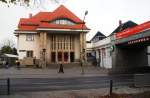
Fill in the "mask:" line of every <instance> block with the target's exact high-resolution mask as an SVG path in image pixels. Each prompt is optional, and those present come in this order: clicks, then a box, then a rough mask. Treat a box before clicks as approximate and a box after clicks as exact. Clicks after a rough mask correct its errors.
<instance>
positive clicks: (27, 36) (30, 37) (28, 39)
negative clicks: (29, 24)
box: [26, 34, 34, 41]
mask: <svg viewBox="0 0 150 98" xmlns="http://www.w3.org/2000/svg"><path fill="white" fill-rule="evenodd" d="M33 40H34V35H33V34H27V35H26V41H33Z"/></svg>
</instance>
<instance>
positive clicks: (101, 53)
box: [87, 21, 137, 68]
mask: <svg viewBox="0 0 150 98" xmlns="http://www.w3.org/2000/svg"><path fill="white" fill-rule="evenodd" d="M134 26H137V24H136V23H134V22H133V21H127V22H125V23H122V22H121V21H119V26H118V27H117V28H116V29H115V30H114V31H113V32H112V33H111V34H110V35H109V36H108V37H106V36H105V35H104V34H102V33H101V32H98V33H96V35H95V36H94V37H93V38H92V39H91V41H90V42H91V43H87V50H88V52H90V51H91V53H92V54H94V56H95V62H96V63H95V64H96V66H99V67H101V68H112V67H113V63H114V61H113V52H114V48H115V44H114V41H115V34H116V33H118V32H121V31H123V30H125V29H128V28H132V27H134ZM88 52H87V53H88Z"/></svg>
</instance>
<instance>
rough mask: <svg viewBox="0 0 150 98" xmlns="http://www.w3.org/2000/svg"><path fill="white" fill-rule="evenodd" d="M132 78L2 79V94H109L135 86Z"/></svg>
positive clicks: (0, 87)
mask: <svg viewBox="0 0 150 98" xmlns="http://www.w3.org/2000/svg"><path fill="white" fill-rule="evenodd" d="M133 82H134V80H133V77H132V76H115V77H114V76H113V77H110V76H109V77H107V76H99V77H78V78H67V79H64V78H62V79H52V78H10V79H9V78H8V79H0V94H8V95H9V94H12V93H16V92H30V91H56V90H70V89H71V90H79V89H96V88H109V94H110V95H111V94H112V92H113V87H119V86H133Z"/></svg>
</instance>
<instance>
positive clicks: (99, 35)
mask: <svg viewBox="0 0 150 98" xmlns="http://www.w3.org/2000/svg"><path fill="white" fill-rule="evenodd" d="M96 37H100V38H101V39H104V38H106V36H105V35H104V34H103V33H101V32H100V31H98V32H97V33H96V34H95V35H94V37H93V38H92V39H91V40H90V41H92V40H93V39H95V38H96Z"/></svg>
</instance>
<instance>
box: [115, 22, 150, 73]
mask: <svg viewBox="0 0 150 98" xmlns="http://www.w3.org/2000/svg"><path fill="white" fill-rule="evenodd" d="M114 45H115V49H114V50H115V51H114V52H113V54H112V56H113V57H112V60H113V64H112V65H113V68H115V69H119V70H120V71H129V70H131V71H143V72H144V71H145V69H146V70H147V69H149V64H148V55H149V53H148V46H150V21H148V22H145V23H143V24H140V25H137V26H135V27H131V28H128V29H125V30H123V31H121V32H118V33H116V34H115V41H114ZM148 71H150V70H148Z"/></svg>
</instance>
